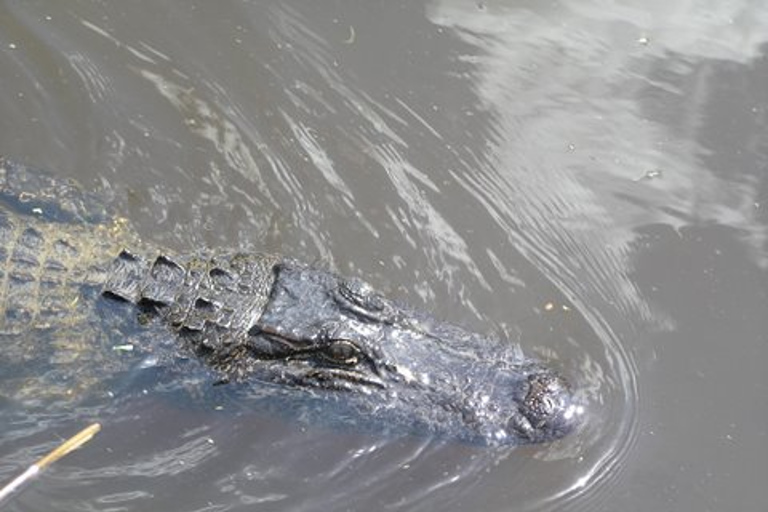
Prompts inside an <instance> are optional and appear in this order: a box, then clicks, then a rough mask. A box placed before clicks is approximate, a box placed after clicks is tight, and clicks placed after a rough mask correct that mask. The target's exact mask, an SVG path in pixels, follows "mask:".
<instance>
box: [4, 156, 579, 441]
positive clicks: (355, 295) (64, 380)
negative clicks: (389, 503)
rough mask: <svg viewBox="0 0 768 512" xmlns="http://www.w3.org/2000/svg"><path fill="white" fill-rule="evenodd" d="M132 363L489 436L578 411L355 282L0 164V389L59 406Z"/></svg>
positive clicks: (563, 394)
mask: <svg viewBox="0 0 768 512" xmlns="http://www.w3.org/2000/svg"><path fill="white" fill-rule="evenodd" d="M126 316H128V317H130V318H125V317H126ZM136 333H139V334H136ZM142 333H143V334H142ZM147 357H154V358H155V359H157V360H173V359H174V358H178V359H180V360H181V359H183V360H194V361H199V362H200V364H201V365H202V366H204V367H205V368H206V369H208V370H209V371H210V373H211V374H212V375H213V376H214V379H216V380H218V381H228V382H235V383H240V384H235V385H242V384H245V385H249V386H259V385H262V384H263V385H267V387H268V388H269V387H270V386H271V387H278V388H280V389H282V390H292V391H291V393H293V392H294V391H295V392H296V393H297V394H301V393H304V394H307V393H309V394H311V395H312V396H313V397H318V396H319V397H328V399H329V400H333V401H336V402H337V403H339V402H342V403H345V404H346V405H348V406H349V407H348V409H349V410H353V411H357V414H359V415H360V416H365V417H367V418H375V419H379V418H380V419H381V421H382V422H385V423H389V424H407V425H414V426H415V427H416V428H418V429H419V430H423V429H426V431H427V432H429V433H430V434H434V435H439V436H445V437H455V438H459V439H464V440H470V441H473V442H483V443H489V444H520V443H532V442H545V441H551V440H554V439H557V438H560V437H562V436H563V435H565V434H566V433H568V432H569V431H571V430H572V429H573V427H574V425H575V423H576V420H577V416H578V414H577V413H578V409H579V408H578V407H577V406H576V405H575V404H574V402H573V399H572V394H571V390H570V388H569V385H568V384H567V382H566V380H565V379H564V378H563V377H561V376H560V375H559V374H558V373H556V372H555V371H553V370H551V369H549V368H548V367H546V366H545V365H544V364H542V363H541V362H539V361H537V360H534V359H530V358H526V357H524V356H523V355H522V354H521V353H520V351H519V350H518V349H515V348H513V347H509V346H508V345H506V344H503V343H500V342H496V341H492V340H489V339H487V338H485V337H483V336H481V335H478V334H474V333H470V332H467V331H465V330H463V329H461V328H459V327H455V326H453V325H449V324H445V323H442V322H439V321H436V320H434V319H432V318H431V317H429V316H428V315H425V314H422V313H419V312H417V311H414V310H412V309H410V308H408V307H406V306H403V305H400V304H398V303H396V302H393V301H391V300H389V299H387V298H386V297H384V296H383V295H382V294H380V293H378V292H377V291H376V290H375V289H374V288H373V287H372V286H370V285H369V284H367V283H365V282H363V281H361V280H359V279H354V278H353V279H349V278H345V277H342V276H339V275H337V274H335V273H332V272H328V271H325V270H321V269H317V268H314V267H312V266H308V265H305V264H302V263H300V262H297V261H293V260H291V259H287V258H283V257H280V256H275V255H268V254H258V253H238V252H229V253H226V252H222V253H216V254H203V253H199V254H194V255H181V256H179V255H172V254H169V253H167V252H164V251H161V250H157V249H156V248H152V247H149V246H147V245H145V244H143V243H142V242H141V241H140V239H139V237H138V236H136V234H135V233H134V232H133V231H132V230H131V229H130V226H129V225H128V223H127V222H125V221H122V220H119V219H116V218H114V217H112V216H110V215H109V214H108V213H107V208H106V207H104V206H103V205H102V204H101V203H100V202H99V200H98V198H96V197H92V196H91V195H89V194H88V193H85V192H83V191H82V190H81V189H80V188H79V187H78V186H77V185H75V184H72V183H68V182H63V181H60V180H58V179H56V178H55V177H51V176H49V175H47V174H45V173H41V172H39V171H35V170H30V169H28V168H26V167H24V166H22V165H19V164H17V163H14V162H12V161H9V160H6V159H0V396H5V397H6V398H9V399H12V400H18V401H21V402H26V403H45V402H46V400H57V401H61V400H64V398H62V397H67V396H72V395H80V394H82V393H86V392H87V391H88V390H93V389H98V387H99V386H98V384H99V383H100V382H102V381H104V380H106V379H107V377H109V376H112V375H116V374H119V373H120V372H124V371H126V369H127V368H130V367H131V366H132V365H136V364H138V362H139V361H146V359H147ZM30 369H34V371H35V374H34V375H32V376H30V375H29V372H30ZM291 393H289V394H288V395H289V398H287V399H290V394H291ZM331 409H332V408H331ZM329 414H332V412H329ZM351 421H353V420H351Z"/></svg>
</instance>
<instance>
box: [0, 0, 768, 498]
mask: <svg viewBox="0 0 768 512" xmlns="http://www.w3.org/2000/svg"><path fill="white" fill-rule="evenodd" d="M605 4H606V3H605V2H600V1H595V0H591V1H586V0H585V1H580V2H569V6H568V7H566V6H564V5H561V4H557V3H553V4H547V5H546V6H545V5H540V4H539V3H535V2H500V3H491V2H487V3H486V2H476V3H472V2H468V3H463V2H450V1H442V2H438V1H436V2H427V3H426V4H419V3H412V2H402V3H398V2H386V3H380V2H351V3H349V4H348V5H345V4H344V3H338V2H311V3H304V4H303V3H301V2H276V3H272V2H234V1H233V2H215V3H214V2H170V1H169V2H153V3H151V4H149V3H148V4H143V5H140V4H133V3H132V4H128V3H121V4H119V5H118V4H117V3H108V4H106V5H105V4H100V3H91V2H76V1H75V2H68V3H67V4H66V5H64V4H59V3H54V2H25V3H16V2H3V3H0V48H2V50H0V109H2V116H0V153H3V154H8V155H10V156H13V157H15V158H18V159H20V160H23V161H27V162H30V163H34V164H35V165H37V166H40V167H45V168H49V169H52V170H55V171H58V172H60V173H61V174H62V175H66V176H72V177H76V178H77V179H78V180H79V181H80V182H82V183H84V184H85V185H86V186H87V187H89V188H98V189H99V190H101V191H102V193H103V194H104V195H105V196H107V197H108V198H109V199H110V201H111V202H112V203H113V204H114V206H115V209H116V210H117V211H119V212H121V213H122V214H123V215H124V216H126V217H127V218H129V219H130V220H131V222H132V223H133V224H134V225H135V226H136V228H137V230H138V231H139V232H140V233H141V235H142V236H143V237H145V238H146V239H148V240H151V241H153V242H155V243H157V244H160V245H163V246H167V247H171V248H173V249H176V250H186V249H189V248H191V247H197V246H200V245H203V246H208V247H219V246H226V247H233V246H236V247H241V248H246V249H249V248H258V249H261V250H267V251H275V252H282V253H287V254H290V255H292V256H295V257H297V258H300V259H304V260H309V261H319V262H320V264H322V265H327V266H329V267H331V268H335V269H338V270H340V271H342V272H343V273H346V274H351V275H358V276H362V277H365V278H366V279H367V280H368V281H370V282H372V283H374V284H375V285H376V286H377V287H379V288H382V289H384V290H385V291H387V292H388V293H389V294H390V295H394V296H397V297H399V298H402V299H405V300H407V301H408V302H410V303H412V304H413V305H415V306H419V307H421V308H424V309H427V310H429V311H431V312H433V313H434V314H435V315H436V316H438V317H441V318H447V319H451V320H453V321H456V322H459V323H462V324H464V325H466V326H468V327H471V328H473V329H475V330H479V331H483V332H491V333H497V334H499V336H501V337H504V338H506V339H509V340H510V341H511V342H514V343H519V344H521V345H522V347H523V349H524V350H525V351H527V352H530V353H536V354H539V355H541V356H542V357H544V358H545V359H547V360H549V361H552V363H553V364H554V365H555V366H557V367H558V368H559V369H561V370H562V371H563V372H564V373H566V374H567V375H569V376H570V377H571V378H572V380H573V381H574V383H575V385H576V387H577V389H578V390H579V393H580V397H581V399H582V400H583V401H584V403H585V404H587V418H586V421H585V424H584V426H583V428H582V429H581V431H580V432H579V433H577V434H576V435H574V436H571V437H569V438H567V439H565V440H563V441H561V442H558V443H555V444H553V445H550V446H541V447H525V448H517V449H509V448H505V449H488V448H481V447H476V446H466V445H456V444H451V443H446V442H444V441H438V440H429V439H418V438H397V439H392V438H382V437H381V436H377V435H375V433H370V432H355V431H354V430H350V429H338V428H335V427H333V426H329V425H322V424H320V425H318V424H317V423H315V422H312V421H306V420H304V421H302V419H301V418H295V417H291V416H290V414H273V411H272V410H271V409H269V407H266V408H265V407H264V406H263V405H262V406H261V408H260V406H253V405H252V404H242V403H237V402H234V401H227V400H232V399H231V398H229V399H228V398H227V397H226V395H223V396H222V397H218V398H217V399H216V400H213V401H206V400H193V402H194V403H195V405H193V406H174V405H178V404H181V403H186V402H188V399H185V398H184V397H183V396H182V395H183V394H184V393H183V392H182V390H178V389H170V390H156V389H148V392H147V393H146V395H141V396H138V397H134V398H132V399H131V400H126V401H119V402H116V403H115V404H113V405H112V406H110V407H107V408H101V409H98V410H96V411H81V412H79V413H78V412H77V411H74V412H72V413H71V414H68V415H64V416H59V415H56V414H53V413H51V414H49V415H42V414H40V415H34V416H30V415H29V414H26V413H25V411H23V410H18V409H17V408H14V407H13V406H12V405H10V404H8V405H5V404H4V403H0V428H1V429H2V432H3V433H2V435H1V436H0V460H2V464H1V465H0V475H2V478H0V480H3V481H4V480H7V479H8V478H9V477H10V476H11V475H12V474H13V473H14V472H17V471H18V469H19V468H20V467H22V466H23V465H25V464H29V463H30V462H31V461H32V460H34V456H35V455H37V454H39V453H41V452H42V451H44V449H45V448H46V447H49V446H50V445H51V444H52V442H53V440H54V439H55V437H56V436H64V435H67V434H69V433H71V432H72V431H74V430H76V429H77V428H78V427H79V426H80V421H81V419H82V418H84V417H90V416H92V415H93V414H96V415H97V416H98V417H99V419H100V420H102V421H103V422H104V424H105V429H104V431H103V433H102V434H100V435H99V437H98V438H97V440H95V441H94V442H93V444H92V445H91V446H89V447H88V448H87V449H85V450H82V451H81V452H79V453H76V454H74V455H72V456H71V458H68V459H67V460H66V461H65V462H62V463H61V465H60V466H58V467H57V468H56V469H55V471H52V472H51V473H50V474H49V475H46V477H45V478H44V479H43V481H40V482H38V483H37V484H36V485H34V486H32V487H31V488H29V489H28V490H27V491H25V493H24V494H23V495H22V496H20V497H19V499H18V500H16V501H15V502H14V505H12V506H11V509H14V507H15V509H17V510H52V509H53V510H56V509H61V510H206V511H209V510H210V511H214V510H364V509H376V510H383V509H388V510H438V509H439V510H468V509H476V510H616V509H623V510H641V509H642V510H647V509H655V508H659V509H670V508H673V509H678V510H699V509H703V508H706V507H708V506H709V507H714V508H719V509H722V508H728V507H731V508H734V507H735V508H736V509H740V510H758V509H759V508H758V505H757V504H759V503H761V501H760V495H761V492H760V490H759V489H756V488H755V487H754V486H753V485H750V484H748V483H746V482H754V481H756V480H755V478H757V480H760V478H759V477H763V480H764V477H765V476H766V475H768V467H767V466H766V464H767V463H766V461H768V453H766V446H768V443H766V427H765V425H766V424H768V423H767V422H766V420H767V419H768V418H767V417H766V408H765V407H764V405H765V399H764V396H765V391H766V390H768V383H766V379H765V377H764V376H763V375H762V373H763V372H762V371H761V369H762V366H761V365H764V364H765V362H767V361H768V354H766V342H765V340H766V338H765V334H764V333H765V332H768V329H766V328H767V327H768V326H767V325H766V323H765V322H766V320H765V319H764V318H763V317H764V311H765V310H766V306H768V304H767V302H768V298H766V295H767V293H766V290H767V289H768V287H766V278H765V272H764V269H765V262H766V237H765V229H766V213H765V212H766V209H765V204H768V202H767V201H768V199H767V198H766V193H767V192H766V190H767V189H766V180H765V173H766V162H768V159H767V158H766V155H767V154H768V148H766V139H765V136H764V135H765V130H766V118H765V109H766V105H768V101H766V89H765V88H764V87H763V84H764V83H765V78H766V69H768V68H766V66H765V56H764V52H763V50H762V48H764V47H761V46H760V45H761V43H763V38H764V34H765V33H766V32H765V30H764V28H765V25H766V21H768V13H766V12H765V9H764V8H763V7H760V6H758V5H757V4H755V3H749V2H724V3H721V4H720V7H719V8H718V9H713V8H711V7H712V6H708V7H709V8H708V10H707V11H706V12H707V14H706V15H703V14H701V11H700V10H699V9H698V6H697V5H696V4H697V3H696V2H671V3H670V2H665V3H663V4H661V3H659V5H646V4H645V3H640V2H637V3H636V5H634V4H632V3H629V4H626V5H625V6H623V7H618V6H615V5H613V4H610V5H605ZM652 4H653V3H652ZM724 339H726V340H733V343H732V344H731V345H727V346H726V345H724V344H723V342H722V340H724ZM723 362H725V363H724V364H725V366H721V364H723ZM739 369H743V370H746V369H748V370H749V371H748V372H747V373H738V372H737V373H736V374H735V375H736V377H733V375H734V374H732V373H730V372H733V371H734V370H739ZM725 373H727V374H728V375H729V377H728V378H725V377H723V374H725ZM193 385H197V386H201V385H202V384H200V383H193ZM732 398H737V400H736V402H739V403H743V404H750V405H744V406H738V405H735V401H733V400H731V399H732ZM755 404H758V405H757V406H755ZM705 413H706V414H705ZM76 418H77V420H75V419H76ZM711 418H718V419H717V420H712V419H711ZM731 445H736V446H731ZM702 446H706V447H708V448H706V449H702ZM750 447H751V449H750ZM725 469H727V471H725ZM744 475H749V479H748V480H745V479H744V478H742V477H743V476H744ZM715 505H716V506H715ZM724 505H727V506H724Z"/></svg>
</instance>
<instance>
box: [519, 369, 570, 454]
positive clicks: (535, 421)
mask: <svg viewBox="0 0 768 512" xmlns="http://www.w3.org/2000/svg"><path fill="white" fill-rule="evenodd" d="M518 393H519V397H518V399H517V400H516V402H517V403H518V404H519V410H518V414H513V415H512V417H511V418H510V420H509V429H510V430H511V431H513V432H515V433H516V434H517V435H519V436H520V437H521V438H523V439H527V440H528V442H531V443H537V442H544V441H551V440H554V439H559V438H561V437H563V436H565V435H567V434H568V433H570V432H571V431H573V430H574V429H575V427H576V426H577V425H578V423H579V421H580V419H581V416H582V415H583V413H584V407H583V406H582V405H580V404H579V403H577V401H576V400H575V398H574V395H573V391H572V389H571V386H570V384H569V383H568V381H567V380H566V379H565V378H564V377H562V376H561V375H559V374H557V373H555V372H554V371H552V370H549V369H538V370H535V371H533V372H532V373H530V374H529V375H528V378H527V379H526V380H525V382H524V383H523V385H522V386H521V389H520V390H519V391H518Z"/></svg>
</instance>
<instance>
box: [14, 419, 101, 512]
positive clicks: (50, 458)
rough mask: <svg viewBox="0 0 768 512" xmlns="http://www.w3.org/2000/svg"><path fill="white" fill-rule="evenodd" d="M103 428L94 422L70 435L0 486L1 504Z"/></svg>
mask: <svg viewBox="0 0 768 512" xmlns="http://www.w3.org/2000/svg"><path fill="white" fill-rule="evenodd" d="M99 430H101V425H99V424H98V423H94V424H93V425H90V426H88V427H86V428H84V429H83V430H81V431H80V432H78V433H77V434H75V435H74V436H72V437H70V438H69V439H67V440H66V441H64V442H63V443H61V444H60V445H59V446H57V447H56V448H54V449H53V450H51V451H50V452H49V453H48V454H47V455H46V456H45V457H43V458H41V459H40V460H38V461H37V462H35V463H34V464H32V465H31V466H29V467H28V468H27V470H26V471H24V473H22V474H20V475H19V476H17V477H16V478H14V479H13V480H11V481H10V482H9V483H8V484H7V485H5V487H2V488H0V505H2V503H3V502H4V501H5V500H6V499H7V498H8V497H9V496H10V495H11V494H13V493H14V492H15V491H17V490H19V488H21V486H22V485H24V484H25V483H27V482H28V481H29V480H31V479H32V478H34V477H35V476H36V475H37V474H38V473H40V472H41V471H42V470H43V469H45V468H46V467H48V466H49V465H51V464H52V463H54V462H56V461H57V460H59V459H60V458H62V457H64V456H65V455H66V454H68V453H69V452H71V451H73V450H77V449H78V448H80V447H81V446H83V445H84V444H85V443H87V442H88V441H90V440H91V438H92V437H93V436H95V435H96V433H97V432H98V431H99Z"/></svg>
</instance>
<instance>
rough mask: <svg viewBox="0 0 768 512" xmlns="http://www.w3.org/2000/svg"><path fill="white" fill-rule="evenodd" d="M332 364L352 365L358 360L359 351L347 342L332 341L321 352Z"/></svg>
mask: <svg viewBox="0 0 768 512" xmlns="http://www.w3.org/2000/svg"><path fill="white" fill-rule="evenodd" d="M323 353H324V354H325V356H326V357H327V358H328V359H330V360H331V361H333V362H334V363H340V364H347V365H354V364H357V362H358V360H359V359H360V349H359V348H357V347H356V346H355V345H354V343H352V342H351V341H348V340H333V341H332V342H331V344H330V345H328V346H327V347H326V348H325V351H324V352H323Z"/></svg>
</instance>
